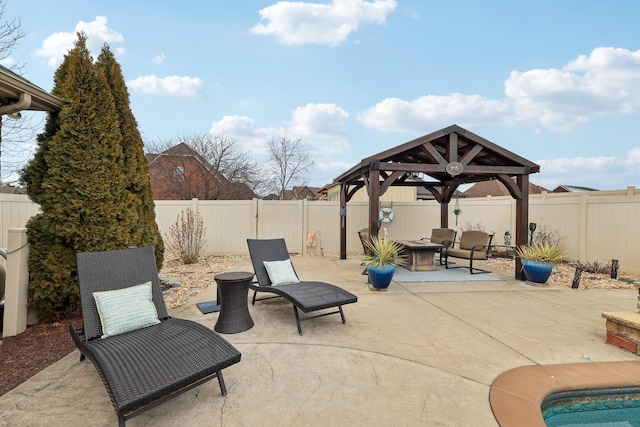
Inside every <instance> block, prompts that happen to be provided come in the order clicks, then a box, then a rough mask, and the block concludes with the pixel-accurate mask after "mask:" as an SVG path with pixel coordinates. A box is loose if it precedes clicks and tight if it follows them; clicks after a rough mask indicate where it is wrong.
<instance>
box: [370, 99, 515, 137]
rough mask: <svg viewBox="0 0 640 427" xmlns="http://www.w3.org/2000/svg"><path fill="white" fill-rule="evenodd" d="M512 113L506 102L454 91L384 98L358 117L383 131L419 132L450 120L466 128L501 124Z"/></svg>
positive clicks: (448, 122) (446, 124)
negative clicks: (418, 96) (407, 98)
mask: <svg viewBox="0 0 640 427" xmlns="http://www.w3.org/2000/svg"><path fill="white" fill-rule="evenodd" d="M512 114H513V112H512V111H511V106H510V104H509V102H507V101H504V100H502V101H500V100H492V99H487V98H485V97H483V96H480V95H463V94H460V93H454V94H451V95H449V96H435V95H427V96H422V97H420V98H417V99H414V100H411V101H404V100H402V99H399V98H387V99H385V100H383V101H381V102H379V103H378V104H376V105H375V106H374V107H371V108H369V109H367V110H366V111H365V112H364V113H362V114H360V115H359V117H358V118H359V120H360V122H362V124H363V125H365V126H368V127H371V128H375V129H378V130H382V131H387V132H389V131H390V132H409V133H420V132H424V130H425V129H429V128H433V127H436V128H438V127H445V126H448V125H450V124H452V123H456V124H459V125H461V126H466V127H474V126H479V125H482V124H485V123H495V124H498V123H501V124H503V121H504V120H505V117H508V116H509V115H512Z"/></svg>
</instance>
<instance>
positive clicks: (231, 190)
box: [145, 142, 256, 200]
mask: <svg viewBox="0 0 640 427" xmlns="http://www.w3.org/2000/svg"><path fill="white" fill-rule="evenodd" d="M145 157H146V159H147V162H148V164H149V173H150V175H151V186H152V191H153V194H154V198H158V199H164V200H167V199H169V200H170V199H174V198H176V197H179V196H181V197H182V198H184V197H185V194H182V193H183V192H180V194H179V195H177V194H174V193H177V191H175V188H179V187H180V184H175V183H174V182H171V181H175V179H174V178H173V177H174V173H175V170H174V169H175V166H180V167H183V166H185V165H186V164H192V165H195V166H197V168H195V169H193V170H190V171H186V170H185V168H184V167H183V168H182V171H181V172H182V174H185V176H186V175H188V174H192V175H193V174H196V173H197V174H199V175H201V178H202V179H204V180H209V182H211V180H214V181H215V183H216V184H215V193H216V194H215V196H213V195H211V194H199V193H202V192H203V191H202V185H200V186H199V185H198V184H197V183H196V184H195V185H194V187H195V188H192V189H190V190H191V191H192V192H193V193H194V194H189V195H186V197H189V198H191V197H196V198H215V199H218V200H247V199H252V198H254V197H256V195H255V193H254V192H253V191H252V190H251V189H250V188H249V187H248V186H247V185H246V184H244V183H238V182H231V181H229V180H228V179H227V178H226V177H225V176H224V175H223V174H222V173H220V172H218V171H216V170H214V168H213V167H212V166H211V164H210V163H209V162H207V161H206V160H205V159H204V158H203V157H202V156H200V155H199V154H198V153H197V152H196V151H195V150H193V149H192V148H191V147H189V146H188V145H187V144H185V143H184V142H181V143H180V144H177V145H175V146H173V147H171V148H169V149H167V150H165V151H163V152H162V153H159V154H146V155H145ZM167 165H169V166H170V165H173V166H174V167H173V168H167V167H166V166H167ZM203 174H208V175H207V176H204V175H203ZM168 182H171V184H172V187H175V188H174V191H172V189H170V188H168ZM209 186H210V185H209ZM205 193H206V192H205Z"/></svg>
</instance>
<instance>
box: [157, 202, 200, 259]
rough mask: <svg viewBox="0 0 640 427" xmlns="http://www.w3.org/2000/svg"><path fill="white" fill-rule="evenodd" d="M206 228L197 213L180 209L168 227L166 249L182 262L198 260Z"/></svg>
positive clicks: (189, 209) (188, 209)
mask: <svg viewBox="0 0 640 427" xmlns="http://www.w3.org/2000/svg"><path fill="white" fill-rule="evenodd" d="M205 231H206V228H205V226H204V221H203V220H202V217H201V216H200V214H199V213H197V212H193V210H191V208H187V212H186V214H185V211H181V212H180V214H179V215H178V216H177V218H176V222H175V224H173V225H172V226H171V227H169V235H168V236H167V239H168V240H167V249H169V250H170V251H171V252H173V253H174V254H175V255H177V256H178V257H179V258H180V260H181V261H182V262H183V263H184V264H193V263H195V262H197V261H198V258H199V257H200V254H201V253H202V249H203V248H204V246H205V244H206V243H207V239H206V237H205Z"/></svg>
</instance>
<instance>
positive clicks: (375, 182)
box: [369, 160, 380, 237]
mask: <svg viewBox="0 0 640 427" xmlns="http://www.w3.org/2000/svg"><path fill="white" fill-rule="evenodd" d="M378 212H380V162H379V161H378V160H375V161H373V162H371V163H370V165H369V236H371V237H373V236H377V235H378Z"/></svg>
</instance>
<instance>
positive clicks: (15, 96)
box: [0, 65, 64, 115]
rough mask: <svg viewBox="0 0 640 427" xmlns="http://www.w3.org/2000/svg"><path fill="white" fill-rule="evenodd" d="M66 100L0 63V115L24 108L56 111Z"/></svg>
mask: <svg viewBox="0 0 640 427" xmlns="http://www.w3.org/2000/svg"><path fill="white" fill-rule="evenodd" d="M63 105H64V101H63V100H62V99H60V98H58V97H56V96H53V95H51V94H50V93H48V92H47V91H45V90H44V89H41V88H39V87H38V86H36V85H34V84H33V83H31V82H30V81H29V80H27V79H25V78H24V77H22V76H20V75H18V74H16V73H14V72H13V71H11V70H9V69H8V68H6V67H3V66H2V65H0V115H1V114H12V113H17V112H19V111H22V110H34V111H55V110H59V109H60V108H62V106H63Z"/></svg>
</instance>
